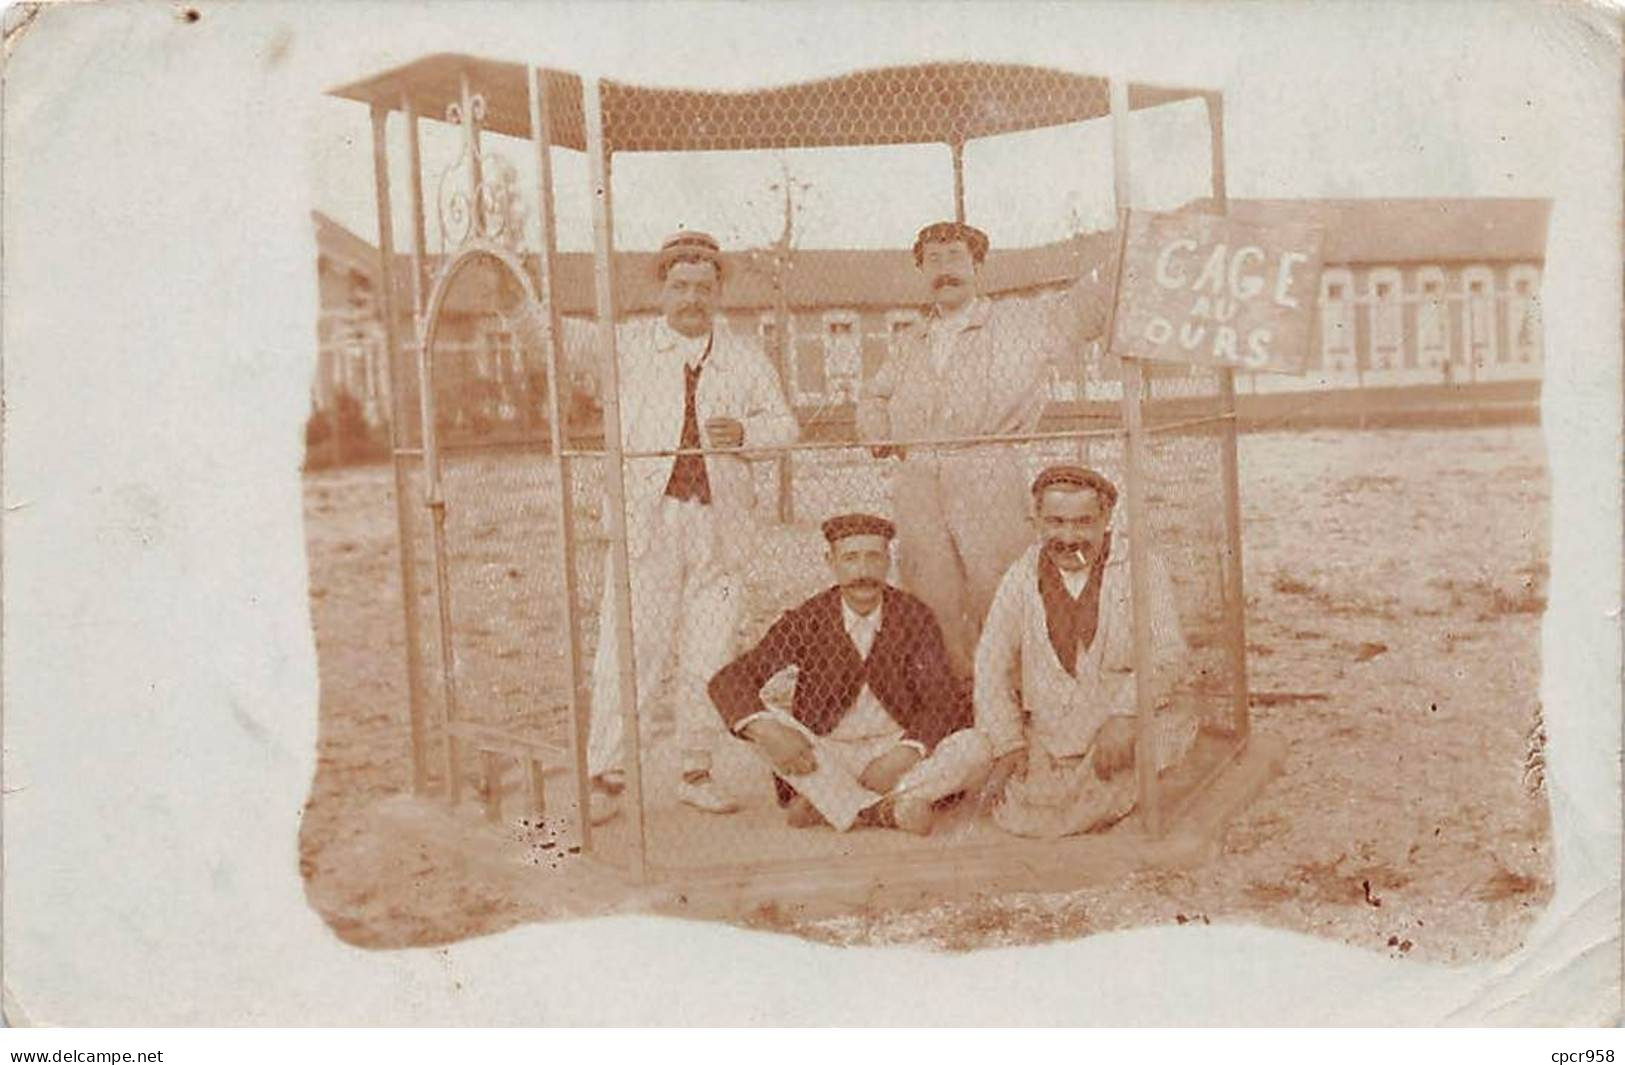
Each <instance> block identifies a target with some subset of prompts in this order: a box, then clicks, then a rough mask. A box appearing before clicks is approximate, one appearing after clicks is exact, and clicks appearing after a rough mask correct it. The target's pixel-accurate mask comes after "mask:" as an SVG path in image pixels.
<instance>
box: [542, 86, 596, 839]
mask: <svg viewBox="0 0 1625 1065" xmlns="http://www.w3.org/2000/svg"><path fill="white" fill-rule="evenodd" d="M550 106H551V104H550V101H549V99H548V95H547V72H546V71H544V70H541V69H539V68H533V69H532V70H531V80H530V136H531V140H532V142H533V143H534V144H535V145H536V203H537V209H538V212H539V221H540V224H541V230H542V234H541V236H542V246H541V257H540V260H539V265H540V267H541V270H540V277H539V279H538V280H539V284H538V286H537V293H538V294H539V295H540V296H541V300H542V308H543V310H544V312H545V313H546V316H547V318H546V322H545V326H546V329H547V356H548V365H547V410H548V415H547V417H548V428H549V431H550V432H549V437H550V443H551V444H552V446H553V459H554V465H555V466H556V467H557V470H558V478H559V490H558V495H557V497H556V498H557V500H558V509H557V511H556V514H557V517H558V523H559V571H560V572H559V576H560V578H561V580H562V582H563V585H564V610H565V617H566V619H567V622H568V624H567V626H566V644H565V648H566V654H567V659H568V665H569V669H570V689H569V706H570V721H569V729H568V730H567V731H568V732H569V735H570V761H571V763H572V765H573V766H574V769H575V783H576V814H577V817H576V820H577V822H578V825H577V827H578V829H579V831H580V833H581V850H582V853H590V852H591V851H592V818H591V816H590V811H589V808H588V803H589V795H590V790H591V786H592V785H591V782H590V781H589V780H588V779H587V726H588V720H587V714H588V711H589V709H590V707H591V703H590V701H589V696H588V694H587V683H586V674H585V672H584V671H583V670H582V666H581V658H582V655H581V595H580V590H579V589H578V588H577V587H576V535H575V533H576V530H575V506H574V472H573V468H574V464H573V463H572V461H571V460H570V457H569V456H568V455H566V454H565V453H564V452H565V448H566V446H567V444H568V442H569V441H568V439H567V437H566V435H565V424H564V419H565V416H566V413H567V412H566V408H565V404H564V399H563V390H564V387H565V383H566V382H567V381H568V380H569V376H568V373H567V368H568V362H567V360H566V358H565V353H564V326H563V322H562V320H561V318H560V315H559V301H558V293H557V292H556V291H555V288H556V282H557V280H558V276H559V275H558V223H557V219H556V216H555V214H554V207H553V152H552V147H553V127H552V111H551V110H550ZM542 786H543V781H542V777H541V774H540V771H539V769H538V767H537V765H536V763H535V762H534V761H533V762H532V763H531V789H532V791H533V792H534V795H533V802H534V810H535V813H536V815H537V816H538V817H539V816H541V813H542V804H543V802H544V801H545V797H544V795H543V792H542Z"/></svg>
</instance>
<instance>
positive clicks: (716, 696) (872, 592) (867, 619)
mask: <svg viewBox="0 0 1625 1065" xmlns="http://www.w3.org/2000/svg"><path fill="white" fill-rule="evenodd" d="M823 529H824V538H825V539H826V540H828V541H829V549H828V554H827V558H828V560H829V565H830V569H831V570H832V571H833V572H834V575H835V580H836V585H835V587H832V588H829V589H827V590H825V591H822V592H820V593H818V594H817V595H815V596H813V597H812V598H811V599H808V600H807V601H806V602H804V603H802V604H800V605H799V606H796V607H794V608H792V609H790V610H789V611H787V612H785V614H784V615H783V616H782V617H780V618H779V620H778V621H776V622H775V623H774V624H773V626H772V627H771V628H770V629H768V631H767V634H766V635H765V636H763V637H762V639H761V642H759V643H758V644H757V645H756V646H755V647H753V648H751V649H750V650H749V651H748V652H746V653H745V654H744V655H742V656H740V657H739V658H737V659H735V660H734V661H733V662H731V663H729V664H728V665H727V666H725V667H723V668H722V670H721V671H719V672H718V673H717V675H716V676H715V677H713V678H712V679H711V683H710V686H709V690H710V694H711V701H712V702H713V703H715V704H716V707H717V710H718V711H719V712H720V713H721V714H722V718H723V720H724V721H726V722H727V724H728V726H729V727H730V728H731V729H732V730H733V731H734V732H735V733H737V734H739V735H741V736H743V737H744V738H745V739H747V740H749V741H750V742H751V743H753V744H755V745H757V747H758V748H759V749H760V751H761V753H762V754H763V755H764V757H765V758H766V759H767V760H768V762H769V763H771V765H772V766H773V769H774V772H775V773H776V774H777V776H778V780H777V782H776V783H777V786H778V789H779V800H780V802H781V803H788V804H789V807H790V809H789V820H790V823H791V824H792V825H795V826H797V827H807V826H810V825H817V824H821V823H824V822H826V821H827V822H828V823H830V824H832V825H834V826H835V827H836V828H838V829H841V830H845V829H847V828H849V827H851V826H852V825H853V824H854V823H856V822H857V821H859V820H862V821H864V822H865V823H871V824H878V825H886V826H895V827H900V828H904V829H907V830H909V831H914V832H920V831H928V830H929V827H930V821H931V804H932V803H933V802H935V801H936V800H938V799H941V798H945V797H947V796H948V795H951V794H953V793H954V792H955V791H958V790H960V789H959V787H958V786H957V785H956V784H955V782H956V781H957V780H959V779H963V778H965V777H967V776H972V777H975V776H982V775H985V774H986V772H987V770H988V761H987V759H986V757H985V753H983V752H985V749H986V747H985V744H984V743H983V742H982V740H981V739H980V738H979V737H977V736H976V735H975V733H974V732H972V731H971V730H970V728H969V726H970V724H971V709H970V705H969V700H968V698H967V696H966V694H965V693H964V689H963V687H962V686H960V685H956V684H955V683H954V682H953V676H952V673H951V672H950V670H949V666H948V658H947V651H946V649H945V648H944V646H943V641H942V630H941V629H940V628H939V627H938V625H937V620H936V618H935V617H934V616H933V615H932V613H931V610H930V608H928V607H927V606H926V605H925V604H924V603H922V602H920V601H919V600H918V599H916V598H914V597H913V596H911V595H909V594H908V593H907V592H903V591H901V590H899V589H897V588H893V587H891V586H890V585H888V584H886V583H885V580H886V570H887V567H888V565H889V563H890V560H891V557H890V548H891V540H892V537H893V535H894V534H895V529H894V528H893V526H892V523H891V522H889V521H887V520H885V519H884V518H877V517H873V516H870V515H867V514H846V515H842V516H840V517H835V518H831V519H830V520H829V521H826V522H825V523H824V526H823ZM787 666H795V667H796V670H797V675H796V683H795V694H794V696H793V698H792V700H791V706H790V711H789V713H785V712H784V711H783V710H776V709H769V708H768V707H767V705H766V704H765V703H764V702H763V701H762V686H763V685H764V684H766V683H767V681H768V680H769V679H770V678H771V677H773V676H774V675H775V674H777V673H779V672H780V671H781V670H783V669H784V668H785V667H787ZM956 730H959V731H960V732H961V734H962V735H965V736H968V737H970V739H969V740H968V741H967V740H961V741H959V742H958V743H957V744H956V745H954V747H952V748H950V749H949V752H933V748H935V747H936V746H937V741H938V740H940V739H941V738H942V737H944V736H946V735H948V734H949V733H951V732H954V731H956ZM960 748H963V749H964V750H959V749H960ZM956 750H957V753H955V754H954V755H953V758H952V760H951V761H952V764H951V766H950V767H949V772H946V773H945V772H943V768H944V767H943V765H942V764H941V763H940V762H939V758H938V757H937V755H938V754H941V753H951V752H954V751H956ZM966 751H968V752H969V757H968V759H967V757H966ZM967 762H968V764H967ZM905 795H906V796H907V798H906V801H905V800H903V799H900V798H899V796H905Z"/></svg>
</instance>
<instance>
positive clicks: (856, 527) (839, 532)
mask: <svg viewBox="0 0 1625 1065" xmlns="http://www.w3.org/2000/svg"><path fill="white" fill-rule="evenodd" d="M896 535H897V526H895V525H893V524H892V523H891V522H889V521H887V520H886V519H885V518H877V517H875V516H874V515H873V514H837V515H836V516H835V517H833V518H830V519H829V520H828V521H826V522H824V539H826V540H828V541H829V542H830V543H832V544H833V543H834V542H835V541H837V540H844V539H845V538H846V537H848V536H884V537H885V538H886V539H888V540H890V539H891V538H892V537H893V536H896Z"/></svg>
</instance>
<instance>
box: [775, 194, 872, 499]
mask: <svg viewBox="0 0 1625 1065" xmlns="http://www.w3.org/2000/svg"><path fill="white" fill-rule="evenodd" d="M784 183H785V187H786V188H788V187H789V185H790V177H789V175H788V174H786V175H785V179H784ZM779 254H781V255H786V256H788V254H789V250H788V248H783V249H781V250H780V253H779ZM775 269H776V271H777V281H778V284H777V285H776V286H775V287H776V288H777V289H778V292H777V298H776V299H775V300H774V306H773V335H774V336H775V337H776V338H777V340H778V345H779V350H778V353H777V354H778V357H777V358H776V359H775V360H774V361H775V362H776V363H777V364H778V367H779V391H780V392H782V393H783V394H784V399H785V404H786V406H789V404H790V400H791V397H792V396H793V394H794V393H793V391H792V389H791V388H790V373H791V367H790V360H791V358H792V357H793V354H794V350H795V348H794V345H793V343H792V340H791V336H790V331H791V326H790V279H789V273H790V264H789V263H788V261H780V262H778V263H777V264H775ZM859 343H860V344H861V343H862V341H861V340H860V341H859ZM791 409H792V410H794V408H793V407H792V408H791ZM774 469H775V473H776V476H775V478H774V480H775V481H776V482H777V485H778V494H779V524H780V525H789V524H790V523H791V522H793V521H795V520H796V483H795V471H794V470H793V469H792V468H791V461H790V452H788V451H786V452H783V453H781V454H780V455H779V458H778V462H777V463H776V464H775V466H774Z"/></svg>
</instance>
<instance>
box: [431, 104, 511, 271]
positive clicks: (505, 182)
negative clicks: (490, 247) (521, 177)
mask: <svg viewBox="0 0 1625 1065" xmlns="http://www.w3.org/2000/svg"><path fill="white" fill-rule="evenodd" d="M469 102H470V111H471V113H472V116H473V120H474V127H475V131H476V133H475V136H474V137H472V138H465V139H464V142H463V148H462V151H460V152H459V153H458V155H457V158H456V159H455V160H453V161H452V162H451V164H450V165H449V166H447V167H446V168H445V169H444V170H443V171H441V173H440V179H439V181H438V183H437V186H436V193H435V201H436V206H437V207H438V218H439V223H440V248H441V251H442V252H451V251H455V250H456V249H458V248H461V247H464V246H465V245H467V244H469V243H472V242H475V241H481V242H487V243H495V244H500V245H503V246H506V247H509V248H518V247H519V245H520V244H521V242H522V241H523V240H524V231H525V225H524V204H523V202H522V201H521V200H520V198H519V195H518V184H519V183H518V174H517V172H516V171H515V170H514V167H513V164H512V163H510V162H508V160H506V159H504V158H503V157H502V156H500V155H497V154H496V153H494V152H485V151H479V152H478V153H477V154H475V152H474V151H472V150H471V144H477V143H478V129H479V124H480V123H481V122H483V121H484V120H485V113H486V104H485V97H484V96H481V95H479V94H475V95H473V96H472V97H471V98H470V101H469ZM446 121H447V122H448V123H450V124H452V125H454V126H461V125H462V124H463V121H464V112H463V106H462V104H461V103H452V104H449V105H447V107H446Z"/></svg>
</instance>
